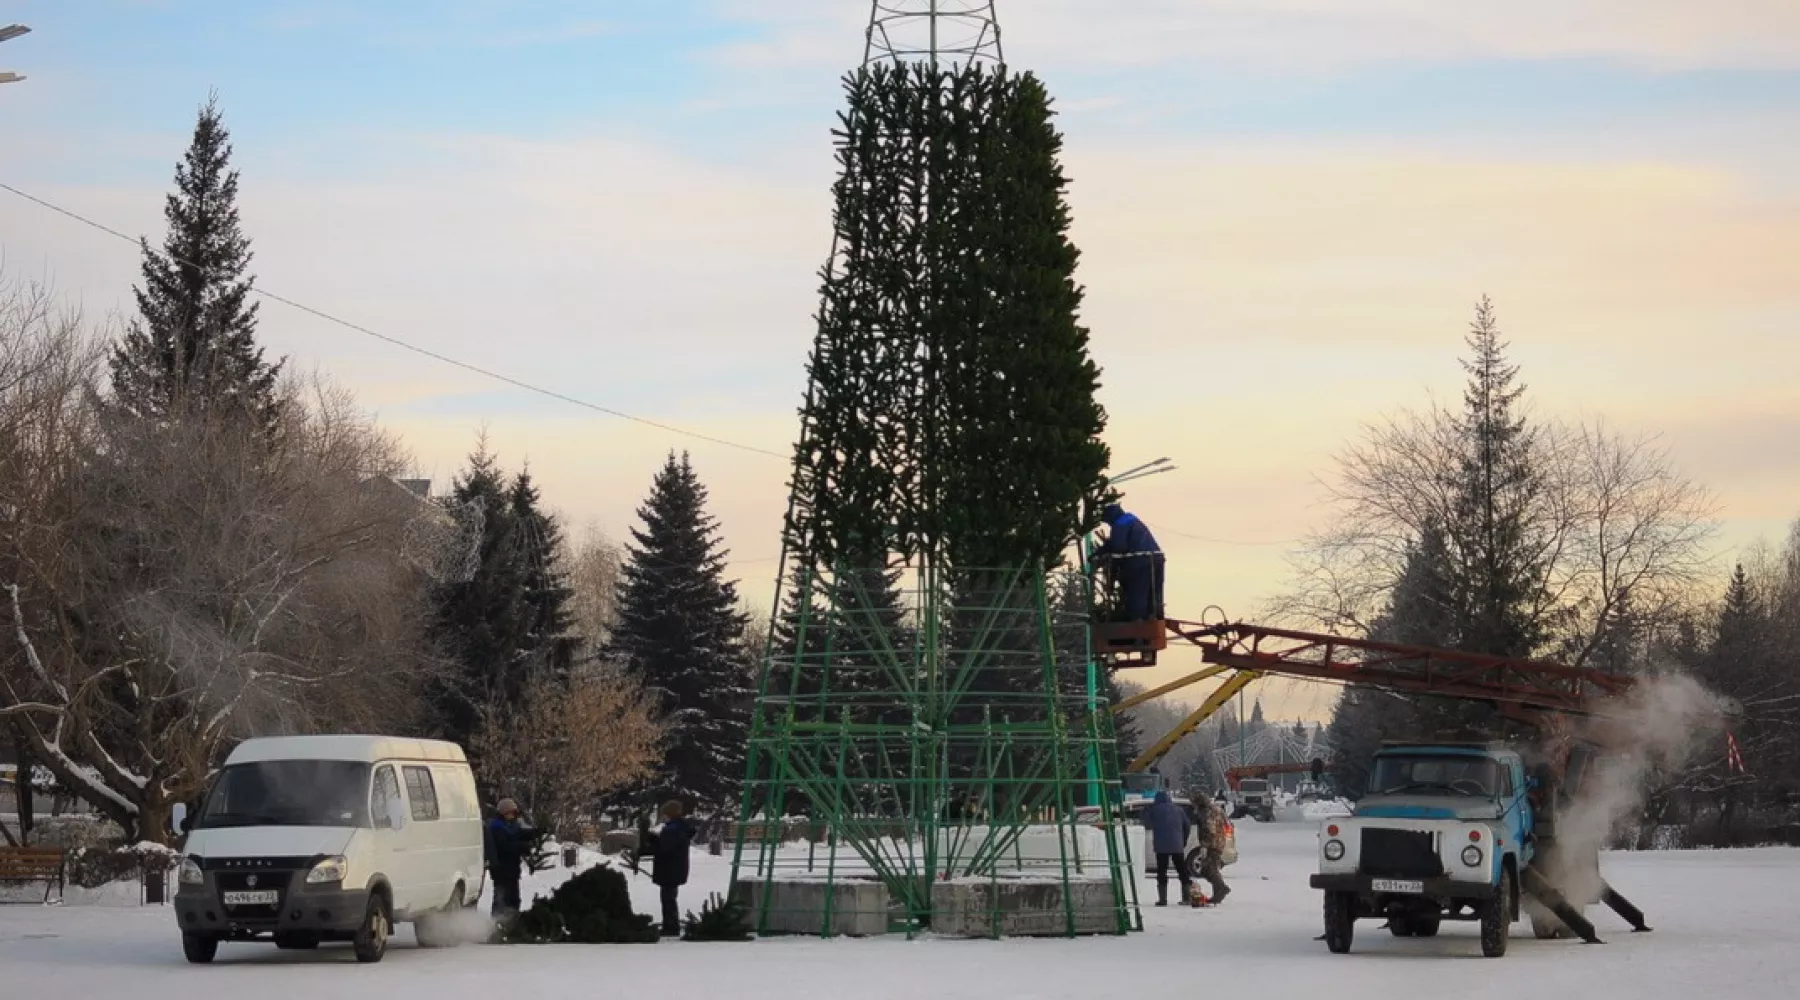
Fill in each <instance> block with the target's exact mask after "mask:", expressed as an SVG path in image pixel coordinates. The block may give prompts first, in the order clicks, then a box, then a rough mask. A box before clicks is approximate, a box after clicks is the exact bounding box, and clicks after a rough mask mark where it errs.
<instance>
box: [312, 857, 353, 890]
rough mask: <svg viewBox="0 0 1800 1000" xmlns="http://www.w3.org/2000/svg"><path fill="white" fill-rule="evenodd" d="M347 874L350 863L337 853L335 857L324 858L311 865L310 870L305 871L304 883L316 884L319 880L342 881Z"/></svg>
mask: <svg viewBox="0 0 1800 1000" xmlns="http://www.w3.org/2000/svg"><path fill="white" fill-rule="evenodd" d="M349 874H350V863H349V862H347V861H345V860H344V856H343V855H341V854H339V855H337V856H335V857H330V858H326V859H324V860H323V861H320V862H319V863H318V864H316V865H313V866H312V871H309V872H307V873H306V884H307V885H318V884H320V883H321V882H342V881H343V880H344V878H345V877H346V876H348V875H349Z"/></svg>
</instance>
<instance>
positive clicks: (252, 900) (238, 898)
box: [225, 889, 281, 906]
mask: <svg viewBox="0 0 1800 1000" xmlns="http://www.w3.org/2000/svg"><path fill="white" fill-rule="evenodd" d="M279 902H281V894H280V893H278V892H276V891H275V890H274V889H265V890H263V891H261V892H228V893H226V894H225V905H226V906H274V905H275V904H276V903H279Z"/></svg>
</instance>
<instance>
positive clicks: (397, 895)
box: [369, 764, 414, 919]
mask: <svg viewBox="0 0 1800 1000" xmlns="http://www.w3.org/2000/svg"><path fill="white" fill-rule="evenodd" d="M369 819H370V821H371V825H373V826H374V827H375V829H374V830H373V831H371V832H372V833H373V834H374V836H373V837H371V838H370V843H371V845H372V847H373V849H372V850H371V851H370V852H369V855H370V857H369V864H370V865H372V866H373V871H372V872H371V874H374V873H376V872H379V873H380V874H382V875H385V876H387V882H388V891H389V892H390V893H391V894H392V898H393V901H394V916H395V919H399V914H402V913H405V912H407V911H408V910H410V909H411V908H412V907H413V905H414V896H413V874H412V871H411V859H410V858H409V856H408V853H407V835H408V831H407V827H409V826H410V825H411V824H410V823H408V822H407V808H406V799H405V797H404V796H402V795H401V793H400V776H399V775H398V774H397V773H396V772H395V770H394V765H392V764H379V765H377V766H376V768H375V774H374V777H373V778H372V779H371V780H370V783H369Z"/></svg>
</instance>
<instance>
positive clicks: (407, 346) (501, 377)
mask: <svg viewBox="0 0 1800 1000" xmlns="http://www.w3.org/2000/svg"><path fill="white" fill-rule="evenodd" d="M0 189H3V190H5V191H8V192H10V193H12V194H15V195H17V196H19V197H20V198H23V199H25V200H26V201H29V202H31V203H33V204H35V205H38V206H40V207H42V208H47V209H49V210H50V211H52V212H55V213H57V214H58V215H61V216H64V217H66V218H69V219H73V220H74V221H76V222H79V223H81V224H82V225H84V226H88V227H90V228H92V229H97V230H99V231H100V232H103V233H105V234H107V235H108V236H112V237H115V238H117V239H121V240H124V241H125V242H127V243H130V244H132V245H133V246H141V245H146V244H145V243H144V242H142V241H140V240H139V238H137V237H133V236H128V235H126V234H125V233H122V232H120V231H119V230H117V229H114V228H112V227H111V226H108V225H105V224H103V223H99V222H95V221H94V220H93V219H90V218H88V217H87V216H84V215H81V214H79V213H77V212H73V211H70V210H69V209H66V208H64V207H62V206H61V205H57V204H54V203H52V202H49V201H46V200H44V199H43V198H39V197H38V196H36V195H34V194H30V193H28V192H25V191H21V190H19V189H18V188H16V187H13V186H12V185H11V184H7V183H5V182H4V181H0ZM152 252H153V253H162V251H152ZM164 256H168V255H167V254H164ZM170 259H171V260H173V261H175V263H177V264H186V265H188V266H190V267H192V266H195V265H194V264H193V263H192V262H191V261H184V260H181V259H179V258H176V257H170ZM251 291H252V292H254V293H255V294H257V295H260V296H262V297H263V298H265V299H269V300H271V301H274V302H279V303H281V304H282V305H284V306H287V307H288V308H290V309H297V310H299V311H300V312H303V313H306V314H307V315H310V316H316V317H318V318H319V319H322V320H324V321H326V322H327V323H335V324H336V325H338V326H341V327H343V328H344V329H346V330H351V331H354V332H356V333H360V334H363V335H364V336H367V337H373V338H375V339H376V340H380V341H383V342H384V343H388V344H392V345H394V346H395V347H398V348H401V349H402V350H407V351H411V352H413V353H414V354H420V355H423V356H425V357H428V358H431V359H432V360H434V361H441V362H443V363H444V364H447V365H454V366H455V367H457V368H461V369H463V370H464V371H469V372H474V373H475V374H477V375H480V376H483V377H485V378H491V379H493V380H495V381H497V382H504V383H506V384H507V385H510V386H514V387H516V388H519V389H524V390H526V391H527V392H535V393H537V394H538V395H540V396H547V397H549V398H551V399H555V400H560V401H562V402H564V403H568V404H570V405H572V406H579V407H582V408H583V409H588V410H593V411H594V412H596V413H604V414H606V415H607V416H609V417H618V418H619V419H621V420H629V421H631V422H633V423H637V424H643V425H644V426H646V427H654V428H656V429H657V430H662V431H667V432H669V433H670V434H678V435H680V436H682V437H689V438H693V439H695V440H697V441H708V442H711V443H712V444H716V445H723V446H724V447H727V448H736V449H738V450H739V451H748V452H753V453H755V454H758V455H767V456H769V457H770V458H779V459H783V460H785V459H787V458H788V457H789V456H788V455H787V454H785V453H783V452H779V451H773V450H771V449H768V448H761V447H758V446H756V445H753V444H744V443H742V442H740V441H731V440H728V439H726V438H722V437H715V436H713V435H711V434H702V433H700V432H699V431H692V430H688V429H686V428H684V427H676V426H674V425H672V424H665V423H661V422H659V421H655V420H651V419H649V418H647V417H640V416H637V415H636V414H632V413H626V412H625V411H624V410H616V409H613V408H612V407H610V406H602V405H600V404H599V403H592V402H589V401H587V400H585V399H578V398H576V397H574V396H571V395H569V394H567V393H563V392H558V391H556V390H555V389H546V388H544V387H543V386H540V385H534V384H532V383H530V382H526V381H524V380H522V379H517V378H513V377H512V376H511V375H505V374H502V373H500V372H497V371H493V370H492V369H488V368H483V367H481V366H479V365H473V364H470V363H469V362H467V361H460V360H458V359H456V358H453V357H450V356H449V355H447V354H440V353H438V352H437V351H433V350H431V349H429V348H425V347H420V346H418V345H417V344H412V343H408V342H407V341H404V340H401V339H400V338H398V337H392V336H389V335H387V334H385V333H382V332H380V331H378V330H371V329H370V328H368V327H366V326H363V325H362V324H360V323H353V322H351V321H350V320H347V319H344V318H342V317H340V316H334V315H332V314H331V313H328V312H326V311H324V310H323V309H317V308H314V307H313V306H309V305H307V304H306V303H304V302H300V301H297V300H295V299H291V298H288V297H287V296H285V295H277V294H276V293H274V292H271V291H269V290H268V289H266V288H257V287H254V286H252V288H251Z"/></svg>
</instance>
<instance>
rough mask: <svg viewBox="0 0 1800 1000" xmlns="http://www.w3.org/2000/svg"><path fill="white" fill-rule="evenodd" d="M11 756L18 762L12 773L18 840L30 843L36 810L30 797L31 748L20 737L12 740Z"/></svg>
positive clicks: (35, 821) (35, 822)
mask: <svg viewBox="0 0 1800 1000" xmlns="http://www.w3.org/2000/svg"><path fill="white" fill-rule="evenodd" d="M13 750H14V753H13V756H14V758H15V759H17V760H18V762H19V770H18V772H17V773H16V774H15V775H14V779H15V780H16V781H17V782H18V789H17V796H18V797H17V801H18V803H19V842H20V843H22V844H29V843H31V830H32V828H33V827H35V826H37V810H36V809H35V807H34V806H35V803H33V801H32V798H31V792H32V787H31V772H32V763H31V748H30V747H28V746H26V745H25V741H24V740H22V739H14V740H13Z"/></svg>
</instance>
